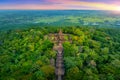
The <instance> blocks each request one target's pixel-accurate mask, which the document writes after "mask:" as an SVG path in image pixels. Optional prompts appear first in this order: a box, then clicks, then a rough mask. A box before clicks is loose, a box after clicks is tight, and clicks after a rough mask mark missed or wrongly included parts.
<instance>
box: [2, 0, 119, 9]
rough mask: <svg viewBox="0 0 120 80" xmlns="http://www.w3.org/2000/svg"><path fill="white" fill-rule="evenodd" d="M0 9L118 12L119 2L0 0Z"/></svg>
mask: <svg viewBox="0 0 120 80" xmlns="http://www.w3.org/2000/svg"><path fill="white" fill-rule="evenodd" d="M0 9H42V10H46V9H53V10H62V9H78V10H79V9H83V10H118V11H119V10H120V0H0Z"/></svg>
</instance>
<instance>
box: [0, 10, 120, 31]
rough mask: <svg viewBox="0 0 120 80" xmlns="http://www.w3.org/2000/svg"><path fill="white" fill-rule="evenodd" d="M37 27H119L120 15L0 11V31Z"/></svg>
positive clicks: (69, 11) (64, 11)
mask: <svg viewBox="0 0 120 80" xmlns="http://www.w3.org/2000/svg"><path fill="white" fill-rule="evenodd" d="M38 26H42V27H43V26H44V27H46V26H58V27H61V26H88V27H89V26H97V27H117V28H118V27H120V13H117V12H116V13H115V12H112V11H102V10H101V11H99V10H0V30H3V29H4V30H6V29H7V30H8V29H16V28H17V29H19V28H26V27H38Z"/></svg>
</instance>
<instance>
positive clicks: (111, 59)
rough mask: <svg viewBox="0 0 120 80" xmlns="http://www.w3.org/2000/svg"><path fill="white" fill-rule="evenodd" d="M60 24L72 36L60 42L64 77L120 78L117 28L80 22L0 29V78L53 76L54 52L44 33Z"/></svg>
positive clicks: (34, 79)
mask: <svg viewBox="0 0 120 80" xmlns="http://www.w3.org/2000/svg"><path fill="white" fill-rule="evenodd" d="M60 28H61V29H62V31H63V33H65V34H69V36H70V37H71V39H72V43H70V42H69V41H66V42H64V43H63V47H64V64H65V72H66V73H65V75H64V80H73V79H74V80H120V29H119V28H96V27H79V26H77V27H75V26H74V27H36V28H35V27H34V28H33V27H32V28H28V29H15V30H7V31H1V32H0V80H55V77H56V76H55V73H54V70H55V68H54V67H53V66H51V64H50V59H51V58H52V59H54V60H55V59H56V54H57V53H56V52H55V51H54V50H53V49H52V48H53V46H54V44H53V42H52V41H50V40H48V39H47V38H45V37H49V36H46V35H48V34H50V33H56V32H58V31H59V29H60ZM64 38H65V39H66V40H68V37H67V36H64Z"/></svg>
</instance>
